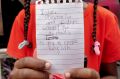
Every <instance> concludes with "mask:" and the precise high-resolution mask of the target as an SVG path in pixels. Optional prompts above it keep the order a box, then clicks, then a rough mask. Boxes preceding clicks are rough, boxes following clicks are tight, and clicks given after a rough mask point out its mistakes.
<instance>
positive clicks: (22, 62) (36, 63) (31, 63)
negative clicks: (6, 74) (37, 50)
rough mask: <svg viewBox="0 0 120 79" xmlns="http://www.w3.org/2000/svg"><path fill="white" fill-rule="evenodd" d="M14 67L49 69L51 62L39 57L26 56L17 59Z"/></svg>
mask: <svg viewBox="0 0 120 79" xmlns="http://www.w3.org/2000/svg"><path fill="white" fill-rule="evenodd" d="M14 67H15V68H18V69H22V68H29V69H34V70H47V69H49V68H50V63H48V62H46V61H44V60H40V59H37V58H32V57H25V58H22V59H19V60H18V61H16V62H15V65H14Z"/></svg>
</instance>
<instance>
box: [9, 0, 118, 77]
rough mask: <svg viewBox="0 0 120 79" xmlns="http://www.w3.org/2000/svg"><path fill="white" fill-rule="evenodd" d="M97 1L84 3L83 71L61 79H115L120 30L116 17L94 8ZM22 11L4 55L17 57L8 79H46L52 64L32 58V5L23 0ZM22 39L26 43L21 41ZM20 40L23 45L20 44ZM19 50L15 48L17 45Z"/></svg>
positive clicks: (28, 1)
mask: <svg viewBox="0 0 120 79" xmlns="http://www.w3.org/2000/svg"><path fill="white" fill-rule="evenodd" d="M97 4H98V0H94V4H92V3H84V24H85V26H84V28H85V55H86V57H87V67H86V68H82V69H80V68H75V69H71V70H70V71H68V72H65V75H64V76H63V75H60V74H57V75H56V76H57V77H56V78H57V79H61V78H62V77H63V78H65V79H100V78H101V79H117V66H116V62H117V61H118V60H120V38H119V37H120V30H119V27H118V22H117V18H116V16H115V15H114V14H113V13H111V12H110V11H108V10H106V9H104V8H103V7H100V6H98V5H97ZM24 6H25V10H22V11H21V12H20V13H19V14H18V16H17V17H16V19H15V21H14V24H13V28H12V31H11V36H10V40H9V44H8V48H7V53H8V54H9V55H10V56H12V57H14V58H17V59H18V60H17V61H16V62H15V65H14V69H13V71H12V72H11V74H10V79H49V77H50V72H47V70H49V69H50V66H51V64H50V63H49V62H47V60H42V59H37V58H35V57H34V55H35V53H34V52H35V49H36V36H35V33H36V29H35V27H36V26H35V5H30V0H25V5H24ZM23 40H25V41H23ZM22 41H23V42H22ZM21 42H22V43H24V45H25V46H24V47H23V48H22V49H18V45H19V44H20V43H21Z"/></svg>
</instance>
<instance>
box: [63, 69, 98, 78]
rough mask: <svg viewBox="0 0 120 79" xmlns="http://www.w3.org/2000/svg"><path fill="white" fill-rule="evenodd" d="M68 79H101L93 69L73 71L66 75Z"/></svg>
mask: <svg viewBox="0 0 120 79" xmlns="http://www.w3.org/2000/svg"><path fill="white" fill-rule="evenodd" d="M65 77H66V79H81V78H82V79H100V76H99V73H98V72H97V71H95V70H93V69H88V68H83V69H79V68H76V69H72V70H71V71H69V72H66V73H65Z"/></svg>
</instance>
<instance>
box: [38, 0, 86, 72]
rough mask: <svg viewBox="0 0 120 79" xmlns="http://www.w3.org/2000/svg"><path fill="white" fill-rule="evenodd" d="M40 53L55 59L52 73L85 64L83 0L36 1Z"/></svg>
mask: <svg viewBox="0 0 120 79" xmlns="http://www.w3.org/2000/svg"><path fill="white" fill-rule="evenodd" d="M36 43H37V57H38V58H41V59H45V60H47V61H49V62H51V63H52V68H51V70H50V71H51V72H52V73H63V72H64V71H66V70H69V69H71V68H83V67H84V19H83V4H82V3H59V4H40V5H39V4H37V2H36Z"/></svg>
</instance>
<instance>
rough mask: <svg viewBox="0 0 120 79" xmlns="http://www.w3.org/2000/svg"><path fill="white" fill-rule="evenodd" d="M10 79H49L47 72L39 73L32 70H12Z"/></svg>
mask: <svg viewBox="0 0 120 79" xmlns="http://www.w3.org/2000/svg"><path fill="white" fill-rule="evenodd" d="M10 79H49V73H48V72H39V71H36V70H32V69H27V68H24V69H14V70H13V71H12V72H11V73H10Z"/></svg>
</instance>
